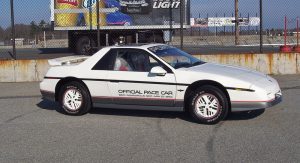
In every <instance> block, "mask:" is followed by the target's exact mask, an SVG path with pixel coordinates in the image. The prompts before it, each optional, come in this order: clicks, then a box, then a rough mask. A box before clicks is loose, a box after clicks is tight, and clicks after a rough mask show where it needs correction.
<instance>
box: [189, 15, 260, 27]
mask: <svg viewBox="0 0 300 163" xmlns="http://www.w3.org/2000/svg"><path fill="white" fill-rule="evenodd" d="M239 21H240V23H239V25H240V26H259V24H260V19H259V18H258V17H249V18H239ZM191 26H192V27H226V26H235V18H234V17H211V18H191Z"/></svg>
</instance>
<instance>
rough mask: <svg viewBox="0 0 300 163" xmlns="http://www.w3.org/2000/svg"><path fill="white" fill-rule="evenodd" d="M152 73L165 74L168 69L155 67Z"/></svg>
mask: <svg viewBox="0 0 300 163" xmlns="http://www.w3.org/2000/svg"><path fill="white" fill-rule="evenodd" d="M150 73H151V74H155V75H157V76H165V75H166V74H167V71H166V70H164V69H163V68H161V67H160V66H156V67H153V68H152V69H151V71H150Z"/></svg>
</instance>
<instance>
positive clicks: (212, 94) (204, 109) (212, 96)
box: [188, 85, 229, 124]
mask: <svg viewBox="0 0 300 163" xmlns="http://www.w3.org/2000/svg"><path fill="white" fill-rule="evenodd" d="M188 102H189V103H188V109H189V112H190V114H191V116H192V117H193V118H194V119H195V120H196V121H197V122H199V123H203V124H216V123H218V122H220V121H221V120H223V119H224V118H225V117H226V116H227V114H228V107H229V106H228V100H227V98H226V95H225V94H224V92H223V91H221V90H220V89H219V88H217V87H215V86H210V85H206V86H201V87H200V88H198V89H197V90H196V91H194V92H193V93H192V94H191V96H190V98H189V100H188Z"/></svg>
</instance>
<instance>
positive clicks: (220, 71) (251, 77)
mask: <svg viewBox="0 0 300 163" xmlns="http://www.w3.org/2000/svg"><path fill="white" fill-rule="evenodd" d="M183 70H185V71H191V72H202V73H207V74H214V75H216V76H224V77H230V78H237V79H239V80H244V81H247V82H250V83H257V82H259V81H260V80H264V79H267V75H265V74H263V73H260V72H257V71H254V70H250V69H247V68H241V67H235V66H229V65H220V64H213V63H205V64H202V65H199V66H194V67H190V68H184V69H183Z"/></svg>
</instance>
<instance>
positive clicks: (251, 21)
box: [0, 0, 300, 55]
mask: <svg viewBox="0 0 300 163" xmlns="http://www.w3.org/2000/svg"><path fill="white" fill-rule="evenodd" d="M12 2H14V5H13V11H14V12H13V13H14V17H13V18H14V19H12V17H11V6H12ZM260 2H262V8H260V7H261V6H260ZM0 4H1V5H0V55H3V54H7V53H8V52H9V53H8V54H13V40H14V39H13V38H15V46H16V49H17V52H16V53H17V54H19V53H20V51H21V50H20V49H42V48H48V49H49V48H52V49H56V52H57V51H59V50H57V49H60V48H61V49H70V51H71V52H77V53H78V52H79V53H81V54H86V52H87V51H90V49H95V48H100V47H102V46H107V45H113V44H116V43H117V42H124V43H127V44H130V43H150V42H165V43H168V44H171V45H174V46H178V47H181V48H184V49H189V48H190V47H193V48H196V49H197V48H198V49H211V50H214V49H215V51H214V53H222V51H223V50H226V49H235V48H237V49H239V48H240V47H244V48H245V49H246V48H249V47H251V48H249V49H250V50H249V51H246V52H253V51H255V52H259V50H260V46H264V49H266V48H268V47H275V48H274V49H279V48H278V46H280V45H283V44H284V43H285V39H284V38H285V37H284V34H285V30H284V17H285V16H287V20H288V21H287V30H286V34H287V39H286V43H287V44H291V45H295V44H297V37H296V36H297V28H296V23H297V17H298V16H299V15H300V13H299V10H298V9H297V7H298V6H300V1H298V0H289V1H288V2H287V1H284V0H274V1H263V0H254V1H239V0H226V1H222V2H220V1H217V0H203V1H199V0H100V1H97V0H48V1H40V0H24V1H13V0H5V1H1V2H0ZM261 11H262V18H263V19H261V17H260V16H261V15H260V12H261ZM236 18H238V19H236ZM237 20H238V21H237ZM12 21H14V31H15V34H14V37H13V35H12V33H13V30H12ZM261 23H262V24H261ZM260 25H262V30H261V28H260ZM260 34H261V35H260ZM64 51H65V50H64ZM200 51H201V50H200ZM243 52H244V51H243ZM49 53H51V50H50V51H49Z"/></svg>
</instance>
